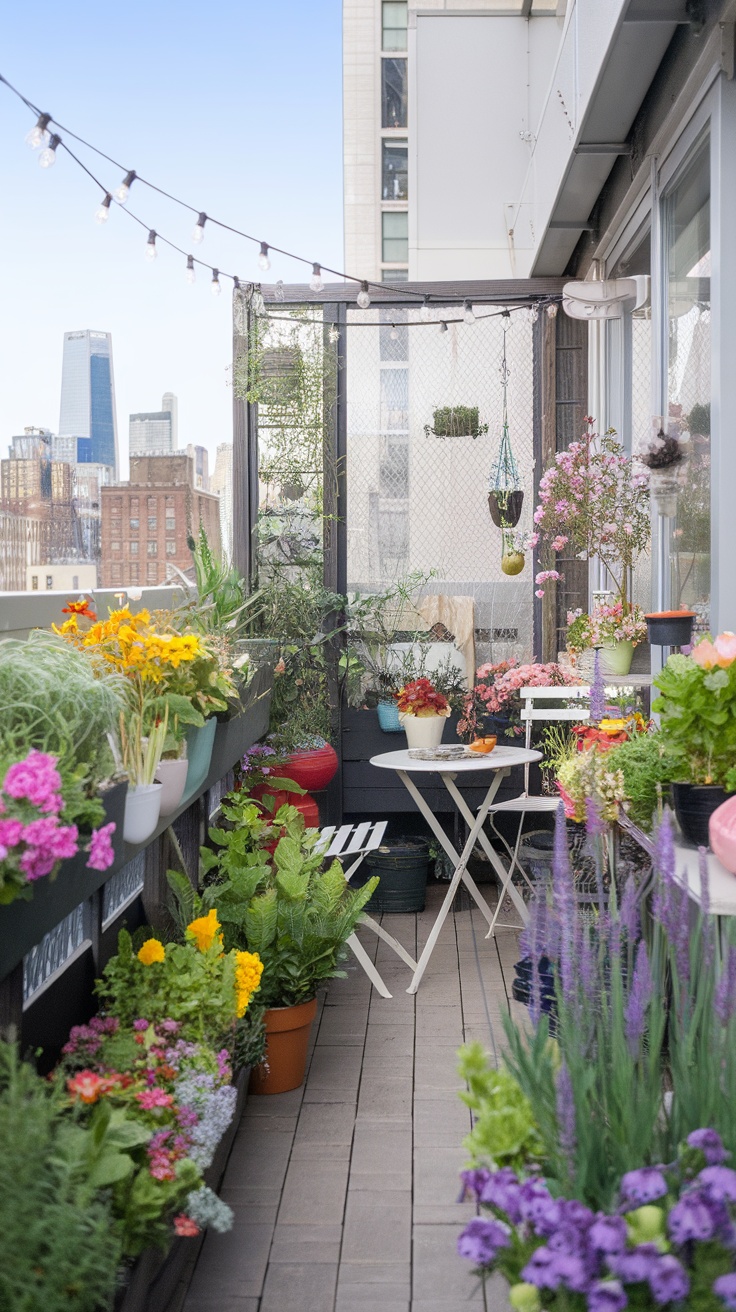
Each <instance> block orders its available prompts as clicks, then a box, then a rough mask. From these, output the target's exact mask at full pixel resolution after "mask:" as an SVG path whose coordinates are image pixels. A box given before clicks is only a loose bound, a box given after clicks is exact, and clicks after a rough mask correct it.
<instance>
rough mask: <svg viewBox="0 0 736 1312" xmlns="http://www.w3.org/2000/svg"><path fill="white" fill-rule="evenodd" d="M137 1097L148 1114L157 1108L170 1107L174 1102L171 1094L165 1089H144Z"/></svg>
mask: <svg viewBox="0 0 736 1312" xmlns="http://www.w3.org/2000/svg"><path fill="white" fill-rule="evenodd" d="M135 1096H136V1099H137V1101H138V1102H139V1103H140V1105H141V1107H142V1108H143V1109H144V1111H147V1112H150V1111H153V1109H154V1108H155V1107H170V1106H171V1104H172V1103H173V1101H174V1099H173V1098H172V1096H171V1094H170V1093H166V1092H165V1091H164V1090H163V1089H142V1090H141V1092H140V1093H137V1094H136V1095H135Z"/></svg>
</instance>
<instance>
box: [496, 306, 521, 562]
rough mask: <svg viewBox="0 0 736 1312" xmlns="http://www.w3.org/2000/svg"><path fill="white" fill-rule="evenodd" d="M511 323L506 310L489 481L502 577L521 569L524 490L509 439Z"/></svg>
mask: <svg viewBox="0 0 736 1312" xmlns="http://www.w3.org/2000/svg"><path fill="white" fill-rule="evenodd" d="M510 321H511V315H510V314H509V311H508V310H506V311H504V315H503V320H502V322H503V355H502V357H501V368H500V370H499V373H500V376H501V398H502V422H501V440H500V442H499V444H498V454H497V456H496V459H495V461H494V463H493V466H492V468H491V475H490V478H489V480H488V509H489V510H490V512H491V519H492V520H493V522H494V524H495V525H496V527H497V528H500V529H501V534H502V553H501V568H502V570H503V572H504V573H505V574H520V573H521V571H522V569H523V568H524V553H523V551H522V550H520V549H519V547H518V545H516V543H515V535H514V534H513V532H512V529H515V528H516V525H517V524H518V522H519V519H520V518H521V510H522V506H523V504H524V489H523V488H522V487H521V478H520V476H519V467H518V465H517V463H516V459H515V457H514V453H513V450H512V447H511V438H510V436H509V412H508V386H509V378H510V376H511V375H510V371H509V367H508V361H507V358H506V333H507V332H508V328H509V324H510Z"/></svg>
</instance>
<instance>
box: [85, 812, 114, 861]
mask: <svg viewBox="0 0 736 1312" xmlns="http://www.w3.org/2000/svg"><path fill="white" fill-rule="evenodd" d="M114 833H115V821H114V820H111V821H110V824H109V825H103V826H102V828H101V829H93V830H92V837H91V839H90V842H89V847H88V851H89V861H88V862H87V869H88V870H109V868H110V866H111V865H112V864H113V862H114V861H115V853H114V852H113V850H112V835H113V834H114Z"/></svg>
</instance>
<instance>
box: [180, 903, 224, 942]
mask: <svg viewBox="0 0 736 1312" xmlns="http://www.w3.org/2000/svg"><path fill="white" fill-rule="evenodd" d="M219 928H220V922H219V920H218V919H217V912H216V911H215V910H214V908H213V909H212V911H208V912H207V915H206V916H199V917H198V919H197V920H193V921H192V922H191V924H190V925H187V937H189V938H193V939H194V942H195V943H196V944H197V947H198V948H199V950H200V952H206V951H207V949H208V948H211V947H212V944H213V943H214V941H215V939H216V938H217V940H218V942H219V943H220V945H222V934H219V935H218V930H219Z"/></svg>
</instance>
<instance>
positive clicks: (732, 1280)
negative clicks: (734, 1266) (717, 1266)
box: [713, 1272, 736, 1312]
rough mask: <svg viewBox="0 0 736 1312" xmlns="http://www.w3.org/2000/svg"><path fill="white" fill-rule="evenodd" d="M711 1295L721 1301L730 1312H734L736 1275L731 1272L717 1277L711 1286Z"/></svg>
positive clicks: (735, 1307) (735, 1310)
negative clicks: (714, 1295)
mask: <svg viewBox="0 0 736 1312" xmlns="http://www.w3.org/2000/svg"><path fill="white" fill-rule="evenodd" d="M713 1293H714V1294H717V1295H718V1297H719V1298H722V1299H723V1302H724V1303H725V1305H726V1307H727V1308H729V1309H731V1312H736V1275H734V1273H733V1272H729V1274H728V1275H725V1276H719V1277H718V1279H717V1280H716V1281H715V1282H714V1284H713Z"/></svg>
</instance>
